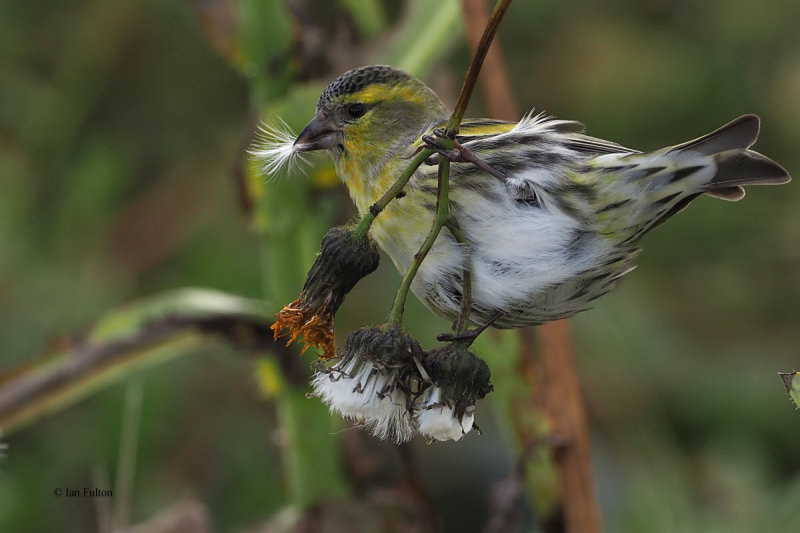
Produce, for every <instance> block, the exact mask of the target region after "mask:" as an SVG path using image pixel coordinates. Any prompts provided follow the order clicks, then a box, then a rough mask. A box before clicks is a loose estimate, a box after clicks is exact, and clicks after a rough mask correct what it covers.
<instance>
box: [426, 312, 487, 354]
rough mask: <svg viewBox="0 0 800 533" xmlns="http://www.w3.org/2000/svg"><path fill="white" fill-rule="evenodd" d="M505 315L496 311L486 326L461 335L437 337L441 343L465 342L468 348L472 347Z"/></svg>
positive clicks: (466, 331) (463, 332)
mask: <svg viewBox="0 0 800 533" xmlns="http://www.w3.org/2000/svg"><path fill="white" fill-rule="evenodd" d="M502 314H503V313H502V312H501V311H496V312H495V313H494V314H493V315H492V316H491V317H490V318H489V320H488V322H486V323H485V324H484V325H482V326H480V327H477V328H475V329H468V330H465V331H461V332H459V333H442V334H441V335H439V336H437V337H436V340H437V341H440V342H464V343H465V344H466V345H467V346H470V345H471V344H472V343H473V342H475V339H477V338H478V336H479V335H480V334H481V333H483V332H484V331H486V329H487V328H488V327H489V326H491V325H492V324H494V322H495V321H496V320H497V319H498V318H500V315H502Z"/></svg>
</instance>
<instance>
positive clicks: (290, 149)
mask: <svg viewBox="0 0 800 533" xmlns="http://www.w3.org/2000/svg"><path fill="white" fill-rule="evenodd" d="M295 137H296V134H295V133H294V132H293V131H292V128H291V127H290V126H289V125H288V124H287V123H286V122H285V121H284V120H283V119H281V118H279V117H276V118H275V120H273V121H272V122H263V123H261V124H260V125H259V127H258V132H257V134H256V141H255V144H254V146H253V148H252V149H251V150H250V154H251V155H252V156H253V158H254V159H255V160H256V161H258V162H259V163H260V165H261V169H260V170H261V172H262V173H263V174H266V175H268V176H271V177H277V176H278V175H279V174H280V173H282V172H283V171H285V172H286V173H287V174H289V173H292V172H295V171H297V170H301V167H302V166H303V165H307V164H308V160H307V159H306V158H305V157H304V154H303V150H300V149H298V148H299V147H298V146H297V145H295Z"/></svg>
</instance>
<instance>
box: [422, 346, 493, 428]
mask: <svg viewBox="0 0 800 533" xmlns="http://www.w3.org/2000/svg"><path fill="white" fill-rule="evenodd" d="M424 367H425V371H426V372H427V374H428V377H429V379H430V382H431V384H430V385H429V386H428V387H427V388H426V389H425V390H424V391H423V393H422V395H421V396H420V397H419V399H418V400H417V401H416V402H415V404H414V411H415V419H416V422H417V430H418V431H419V432H420V433H421V434H422V435H424V436H425V437H427V438H428V439H431V440H459V439H460V438H461V437H463V436H464V435H466V434H467V433H469V432H470V430H472V428H473V426H474V423H475V403H476V401H477V400H479V399H482V398H483V397H485V396H486V395H487V394H489V393H490V392H491V391H492V389H493V387H492V384H491V381H490V379H491V372H490V371H489V367H488V366H487V365H486V363H485V362H484V361H483V360H482V359H481V358H479V357H478V356H476V355H475V354H473V353H472V352H470V351H469V350H467V349H466V348H465V347H463V346H461V345H458V344H451V345H448V346H444V347H442V348H436V349H434V350H431V351H430V352H427V354H426V357H425V359H424Z"/></svg>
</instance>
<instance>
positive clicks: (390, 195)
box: [353, 148, 435, 239]
mask: <svg viewBox="0 0 800 533" xmlns="http://www.w3.org/2000/svg"><path fill="white" fill-rule="evenodd" d="M434 153H435V152H434V151H433V150H431V149H430V148H425V149H423V150H421V151H420V152H419V153H418V154H417V155H415V156H414V158H413V159H412V160H411V163H409V164H408V166H407V167H406V168H405V170H403V173H402V174H401V175H400V177H399V178H397V181H395V182H394V184H393V185H392V186H391V187H389V189H388V190H387V191H386V192H385V193H383V196H381V197H380V199H378V201H377V202H375V203H374V204H372V205H371V206H370V208H369V212H368V213H366V214H365V215H364V216H363V217H361V221H360V222H359V223H358V226H356V229H355V231H354V232H353V238H354V239H363V238H364V236H365V235H366V234H367V232H368V231H369V228H370V226H372V222H373V221H374V220H375V217H377V216H378V215H379V214H380V212H381V211H383V210H384V209H386V206H387V205H389V202H391V201H392V200H394V199H395V198H397V195H398V194H400V193H401V192H402V191H403V187H405V186H406V183H408V180H410V179H411V176H413V175H414V172H416V171H417V169H418V168H419V166H420V165H421V164H422V163H423V162H424V161H425V160H426V159H428V158H429V157H430V156H432V155H433V154H434Z"/></svg>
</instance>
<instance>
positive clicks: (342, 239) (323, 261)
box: [272, 226, 380, 358]
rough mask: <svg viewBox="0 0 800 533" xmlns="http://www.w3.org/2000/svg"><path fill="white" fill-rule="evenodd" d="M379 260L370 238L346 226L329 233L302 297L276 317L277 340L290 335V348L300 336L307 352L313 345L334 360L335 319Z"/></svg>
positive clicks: (273, 327)
mask: <svg viewBox="0 0 800 533" xmlns="http://www.w3.org/2000/svg"><path fill="white" fill-rule="evenodd" d="M379 259H380V256H379V254H378V247H377V246H376V245H375V243H374V242H373V241H372V240H371V239H370V238H369V236H367V235H365V236H363V237H362V238H357V237H356V236H355V235H354V233H353V231H352V230H351V229H350V228H347V227H344V226H338V227H335V228H331V229H330V230H328V233H326V234H325V237H324V238H323V239H322V245H321V246H320V252H319V255H318V256H317V259H316V260H315V261H314V264H313V265H312V266H311V270H309V271H308V276H306V282H305V284H304V285H303V290H302V291H301V292H300V297H299V298H298V299H297V300H295V301H293V302H292V303H290V304H288V305H286V306H285V307H284V308H283V309H282V310H281V311H280V312H279V313H278V314H277V315H276V317H277V320H276V321H275V323H274V324H273V325H272V329H273V330H274V331H275V338H276V339H277V338H278V337H279V336H281V335H289V336H290V338H289V341H288V342H287V344H291V343H292V341H294V340H295V339H296V338H297V336H298V335H300V336H302V337H303V341H304V342H305V344H306V346H305V347H304V348H303V351H304V352H305V350H306V349H307V348H308V346H309V345H311V346H315V347H317V348H321V349H322V357H323V358H329V357H333V355H334V354H335V351H336V344H335V335H334V329H333V317H334V315H335V314H336V311H337V310H338V309H339V306H340V305H342V302H343V301H344V297H345V296H346V295H347V293H348V292H350V290H351V289H352V288H353V287H354V286H355V285H356V283H358V282H359V281H360V280H361V279H362V278H364V277H365V276H367V275H369V274H371V273H372V272H374V271H375V269H376V268H378V261H379ZM284 330H286V331H284Z"/></svg>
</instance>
